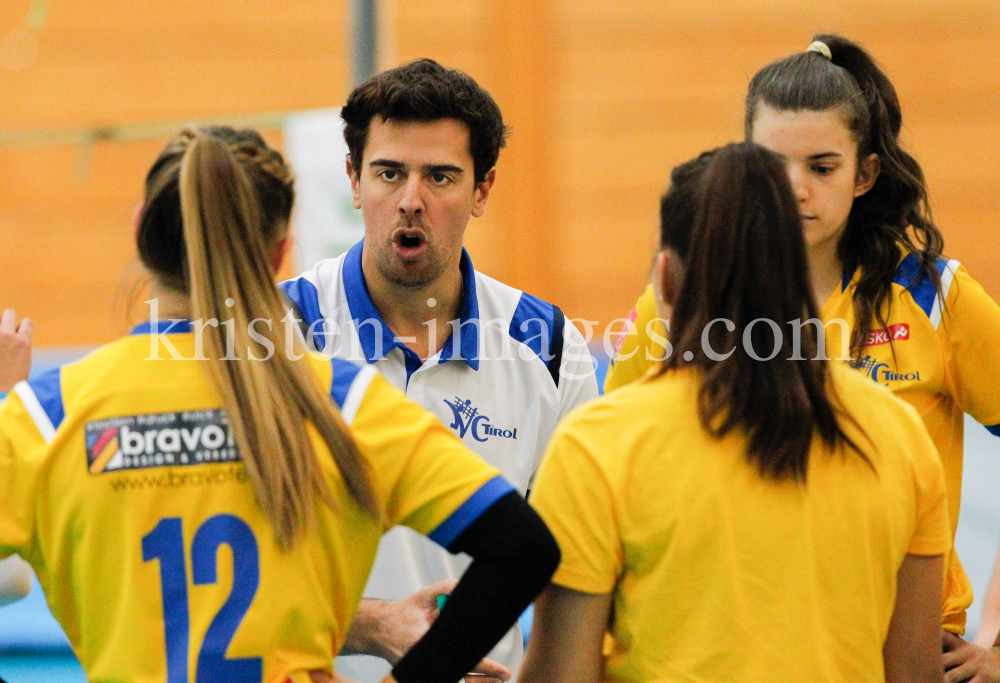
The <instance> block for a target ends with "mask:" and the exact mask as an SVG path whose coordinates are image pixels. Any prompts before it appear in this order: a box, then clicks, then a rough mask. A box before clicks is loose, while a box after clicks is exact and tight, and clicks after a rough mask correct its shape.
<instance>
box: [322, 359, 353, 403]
mask: <svg viewBox="0 0 1000 683" xmlns="http://www.w3.org/2000/svg"><path fill="white" fill-rule="evenodd" d="M330 365H332V366H333V381H332V382H331V383H330V396H332V397H333V400H334V401H336V402H337V407H338V408H343V407H344V401H346V400H347V394H348V392H350V390H351V385H352V384H354V379H355V378H356V377H357V376H358V373H359V372H361V368H359V367H358V366H357V365H355V364H354V363H351V362H350V361H346V360H341V359H340V358H331V359H330Z"/></svg>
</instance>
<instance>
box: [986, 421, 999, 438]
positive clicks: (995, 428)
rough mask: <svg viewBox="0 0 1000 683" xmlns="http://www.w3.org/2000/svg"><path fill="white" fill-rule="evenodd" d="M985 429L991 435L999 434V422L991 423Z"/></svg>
mask: <svg viewBox="0 0 1000 683" xmlns="http://www.w3.org/2000/svg"><path fill="white" fill-rule="evenodd" d="M986 429H987V431H989V433H990V434H992V435H993V436H1000V424H998V425H992V426H990V427H987V428H986Z"/></svg>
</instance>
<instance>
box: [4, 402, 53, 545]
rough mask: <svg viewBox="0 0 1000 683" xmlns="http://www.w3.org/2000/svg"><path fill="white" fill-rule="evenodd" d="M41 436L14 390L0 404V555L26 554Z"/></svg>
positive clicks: (42, 447)
mask: <svg viewBox="0 0 1000 683" xmlns="http://www.w3.org/2000/svg"><path fill="white" fill-rule="evenodd" d="M45 445H46V444H45V440H44V439H43V438H42V435H41V433H40V432H39V431H38V428H37V427H36V426H35V423H34V421H33V420H32V419H31V416H30V415H29V414H28V411H27V409H26V408H25V407H24V403H22V402H21V398H20V397H19V396H18V395H17V394H16V393H13V392H12V393H11V394H10V395H9V396H8V397H7V399H6V400H5V401H3V403H2V404H0V558H2V557H6V556H8V555H13V554H14V553H17V554H20V555H21V556H22V557H28V556H29V555H30V548H29V546H30V544H31V543H32V539H33V538H34V535H35V517H34V506H33V501H34V494H33V492H34V490H35V479H36V475H37V469H38V468H37V466H36V465H37V463H38V461H39V460H40V458H42V457H43V456H44V451H45Z"/></svg>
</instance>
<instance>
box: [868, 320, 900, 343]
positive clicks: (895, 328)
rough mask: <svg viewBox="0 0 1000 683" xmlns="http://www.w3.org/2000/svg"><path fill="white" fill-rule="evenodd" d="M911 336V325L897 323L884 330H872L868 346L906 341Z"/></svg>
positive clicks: (869, 334)
mask: <svg viewBox="0 0 1000 683" xmlns="http://www.w3.org/2000/svg"><path fill="white" fill-rule="evenodd" d="M909 338H910V326H909V325H908V324H906V323H896V324H895V325H890V326H889V327H887V328H885V329H882V330H872V331H871V332H869V333H868V343H867V346H879V345H881V344H888V343H889V342H897V341H906V340H907V339H909Z"/></svg>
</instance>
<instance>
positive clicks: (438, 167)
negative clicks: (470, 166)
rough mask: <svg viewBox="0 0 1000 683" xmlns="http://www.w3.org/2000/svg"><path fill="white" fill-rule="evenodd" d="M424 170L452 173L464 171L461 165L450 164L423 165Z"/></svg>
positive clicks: (427, 171)
mask: <svg viewBox="0 0 1000 683" xmlns="http://www.w3.org/2000/svg"><path fill="white" fill-rule="evenodd" d="M424 171H425V172H426V173H444V172H446V171H450V172H452V173H465V169H464V168H462V167H461V166H453V165H452V164H434V165H431V166H425V167H424Z"/></svg>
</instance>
